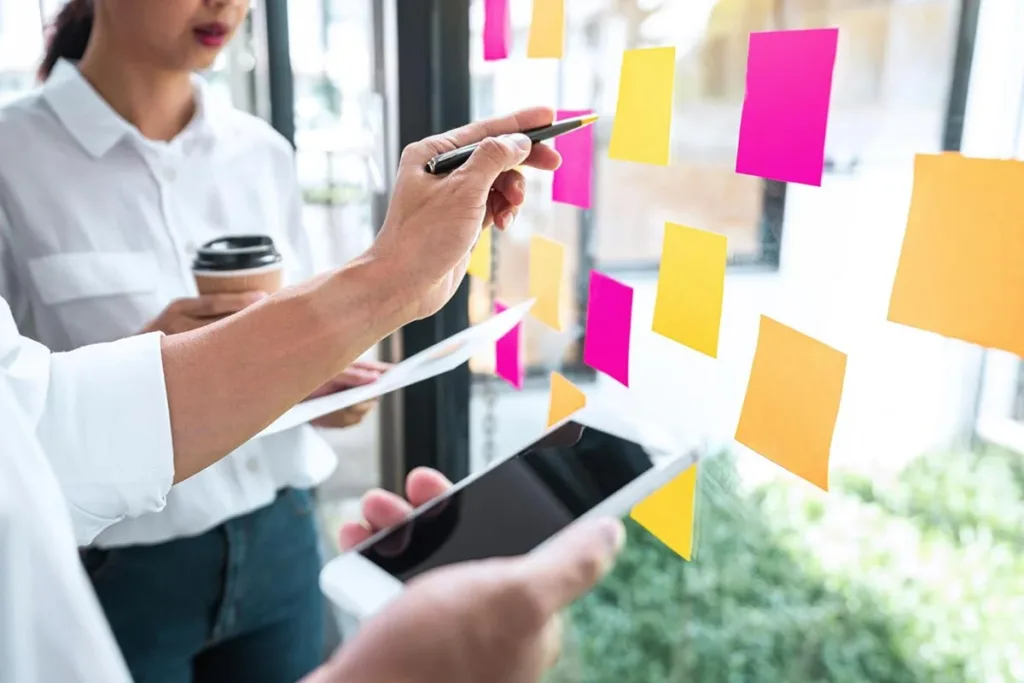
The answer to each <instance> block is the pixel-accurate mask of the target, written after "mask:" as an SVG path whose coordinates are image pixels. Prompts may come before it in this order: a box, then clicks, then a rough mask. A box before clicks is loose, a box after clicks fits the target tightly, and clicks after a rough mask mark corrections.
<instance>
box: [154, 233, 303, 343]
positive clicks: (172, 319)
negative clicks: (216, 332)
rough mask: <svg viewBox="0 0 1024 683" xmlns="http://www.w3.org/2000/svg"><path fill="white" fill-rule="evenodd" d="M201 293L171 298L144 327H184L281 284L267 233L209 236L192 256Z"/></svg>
mask: <svg viewBox="0 0 1024 683" xmlns="http://www.w3.org/2000/svg"><path fill="white" fill-rule="evenodd" d="M192 273H193V275H194V276H195V279H196V288H197V289H198V290H199V296H197V297H190V298H185V299H178V300H177V301H173V302H171V303H170V305H168V306H167V308H165V309H164V310H163V311H162V312H161V313H160V315H159V316H157V317H156V319H154V320H152V321H151V322H150V323H149V324H147V325H146V326H145V327H144V328H143V330H142V331H143V332H144V333H145V332H157V331H159V332H163V333H164V334H178V333H181V332H188V331H190V330H194V329H197V328H200V327H203V326H205V325H209V324H210V323H212V322H216V321H217V320H220V319H221V318H226V317H227V316H229V315H232V314H233V313H237V312H238V311H240V310H242V309H243V308H245V307H247V306H250V305H252V304H254V303H256V302H257V301H259V300H260V299H262V298H264V297H266V296H267V295H268V294H273V293H274V292H276V291H277V290H279V289H281V284H282V279H283V264H282V259H281V254H279V253H278V251H277V248H276V247H275V246H274V240H272V239H271V238H269V237H266V236H265V235H230V236H226V237H220V238H218V239H215V240H211V241H210V242H207V243H206V244H204V245H203V246H202V247H200V248H199V249H198V250H197V252H196V256H195V260H194V261H193V262H192Z"/></svg>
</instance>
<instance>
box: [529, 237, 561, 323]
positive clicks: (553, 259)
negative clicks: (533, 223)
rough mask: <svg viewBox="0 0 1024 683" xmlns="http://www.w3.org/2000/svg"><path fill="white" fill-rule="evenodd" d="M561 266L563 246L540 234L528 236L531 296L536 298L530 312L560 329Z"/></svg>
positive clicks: (538, 318) (543, 321)
mask: <svg viewBox="0 0 1024 683" xmlns="http://www.w3.org/2000/svg"><path fill="white" fill-rule="evenodd" d="M564 267H565V245H563V244H562V243H561V242H556V241H555V240H551V239H548V238H547V237H542V236H541V235H532V236H531V237H530V298H531V299H536V300H537V302H536V303H535V304H534V305H533V308H532V309H530V315H532V316H533V317H534V318H536V319H537V320H539V321H541V322H542V323H544V324H545V325H547V326H548V327H552V328H554V329H556V330H558V331H559V332H561V331H562V329H563V324H562V282H563V279H564V278H563V277H562V271H563V269H564Z"/></svg>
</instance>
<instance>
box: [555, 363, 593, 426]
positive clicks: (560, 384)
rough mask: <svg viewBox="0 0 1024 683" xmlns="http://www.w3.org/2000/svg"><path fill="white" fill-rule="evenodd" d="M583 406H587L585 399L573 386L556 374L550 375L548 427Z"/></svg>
mask: <svg viewBox="0 0 1024 683" xmlns="http://www.w3.org/2000/svg"><path fill="white" fill-rule="evenodd" d="M585 405H587V397H586V395H585V394H584V393H583V392H582V391H580V390H579V389H578V388H577V387H576V385H575V384H573V383H572V382H570V381H569V380H567V379H566V378H565V377H563V376H562V375H560V374H558V373H557V372H552V373H551V398H550V399H549V401H548V427H551V426H553V425H556V424H558V423H559V422H561V421H562V420H564V419H565V418H567V417H569V416H570V415H572V414H573V413H575V412H576V411H577V410H580V409H582V408H583V406H585Z"/></svg>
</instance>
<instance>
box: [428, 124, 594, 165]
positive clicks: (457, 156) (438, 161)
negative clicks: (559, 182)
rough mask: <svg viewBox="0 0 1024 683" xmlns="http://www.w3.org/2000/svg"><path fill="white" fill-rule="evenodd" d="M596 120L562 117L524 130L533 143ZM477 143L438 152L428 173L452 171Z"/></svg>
mask: <svg viewBox="0 0 1024 683" xmlns="http://www.w3.org/2000/svg"><path fill="white" fill-rule="evenodd" d="M594 121H597V115H596V114H589V115H587V116H576V117H574V118H571V119H562V120H561V121H555V122H554V123H552V124H551V125H548V126H541V127H540V128H531V129H530V130H524V131H523V135H525V136H526V137H528V138H530V141H531V142H533V144H535V145H536V144H537V143H538V142H542V141H544V140H550V139H551V138H553V137H557V136H559V135H562V134H564V133H568V132H570V131H574V130H576V129H577V128H582V127H583V126H589V125H590V124H592V123H593V122H594ZM476 146H477V143H475V142H474V143H473V144H472V145H466V146H465V147H459V148H458V149H453V150H452V151H450V152H445V153H444V154H438V155H437V156H436V157H434V158H433V159H431V160H430V161H428V162H427V173H433V174H434V175H440V174H442V173H450V172H451V171H454V170H455V169H457V168H458V167H459V166H462V165H463V164H464V163H466V161H467V160H468V159H469V156H470V155H471V154H472V153H473V150H474V149H476Z"/></svg>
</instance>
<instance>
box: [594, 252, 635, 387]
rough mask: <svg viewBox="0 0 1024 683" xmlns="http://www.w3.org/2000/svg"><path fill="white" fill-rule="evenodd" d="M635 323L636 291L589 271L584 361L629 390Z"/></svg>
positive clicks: (605, 276)
mask: <svg viewBox="0 0 1024 683" xmlns="http://www.w3.org/2000/svg"><path fill="white" fill-rule="evenodd" d="M632 320H633V288H632V287H629V286H627V285H624V284H622V283H621V282H619V281H618V280H613V279H612V278H610V277H608V276H607V275H604V274H603V273H599V272H597V271H596V270H592V271H590V294H589V298H588V301H587V331H586V336H584V338H583V362H584V363H586V364H587V365H589V366H590V367H592V368H594V369H595V370H599V371H600V372H603V373H604V374H606V375H608V376H609V377H611V378H612V379H616V380H618V381H619V382H621V383H622V384H623V385H625V386H627V387H628V386H629V332H630V327H631V323H632Z"/></svg>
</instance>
